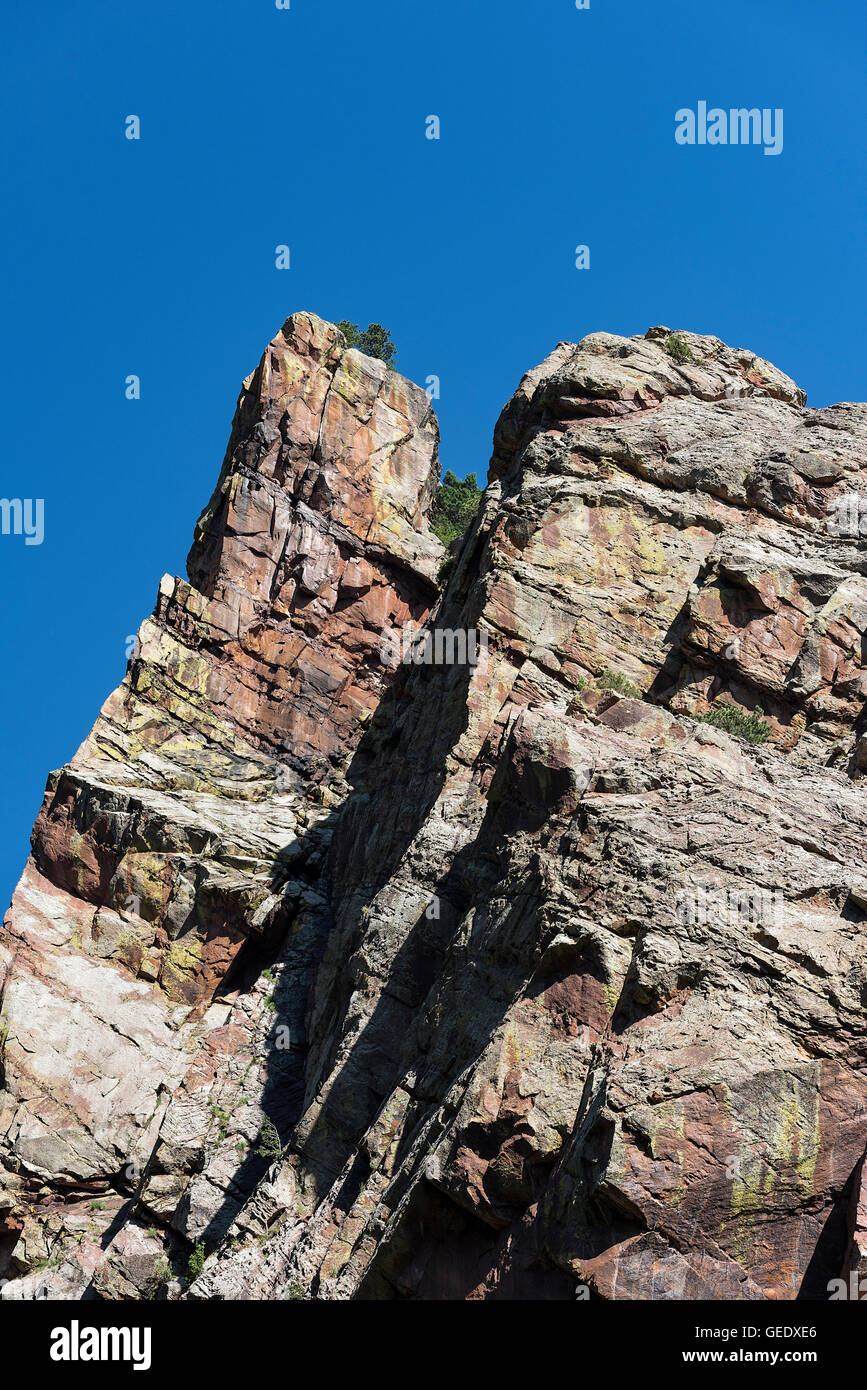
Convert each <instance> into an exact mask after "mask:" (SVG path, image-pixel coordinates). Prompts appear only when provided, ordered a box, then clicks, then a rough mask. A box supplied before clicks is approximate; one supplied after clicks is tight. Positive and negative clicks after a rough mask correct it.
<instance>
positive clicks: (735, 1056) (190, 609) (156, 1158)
mask: <svg viewBox="0 0 867 1390" xmlns="http://www.w3.org/2000/svg"><path fill="white" fill-rule="evenodd" d="M437 441H438V429H437V424H436V419H435V417H434V415H433V413H432V410H431V405H430V401H429V399H428V397H427V395H426V393H425V392H424V391H422V390H421V389H420V388H418V387H416V386H413V385H412V383H410V382H407V381H406V380H405V379H404V378H402V377H400V376H398V375H397V374H395V373H391V372H389V371H388V370H387V369H386V368H385V367H384V364H382V363H381V362H378V361H377V360H376V359H373V358H369V357H365V356H364V355H363V354H360V353H358V352H356V351H354V350H347V349H346V345H345V341H344V340H343V338H342V335H341V334H340V333H339V330H337V329H336V328H335V327H334V326H333V325H330V324H326V323H324V322H323V321H322V320H319V319H317V318H316V316H315V315H311V314H296V315H293V316H292V317H291V318H290V319H288V320H287V322H286V324H285V325H284V327H283V329H282V330H281V332H280V333H279V334H278V335H277V337H276V338H275V339H274V340H273V342H272V343H271V344H269V346H268V348H267V349H266V351H265V354H264V355H263V358H262V361H261V362H260V364H259V367H258V368H257V369H256V371H255V372H254V373H253V374H252V375H251V376H250V377H249V378H248V379H247V380H246V381H245V383H244V388H243V390H242V393H241V397H240V399H239V403H238V408H237V411H236V415H235V420H234V424H233V427H232V435H231V439H230V443H229V447H228V450H227V454H226V458H225V461H224V464H223V468H222V472H221V474H220V477H219V480H218V483H217V488H216V491H215V493H214V496H213V498H212V499H211V502H210V503H209V505H208V507H207V508H206V510H205V512H204V513H203V515H202V517H201V518H200V520H199V523H198V526H197V528H196V533H195V539H194V543H193V548H192V550H191V553H190V560H189V566H188V579H187V580H181V579H176V578H171V577H167V578H166V579H164V580H163V582H162V585H161V586H160V593H159V598H158V602H157V607H156V610H155V613H154V615H153V617H152V618H151V619H148V620H147V621H146V622H145V623H144V624H143V626H142V629H141V631H140V634H139V642H138V645H137V649H136V651H135V652H134V654H133V657H132V659H131V662H130V666H129V670H128V672H127V676H126V679H125V681H124V683H123V685H122V686H121V687H120V688H119V690H118V691H116V692H115V694H114V695H112V696H111V697H110V698H109V700H108V701H107V702H106V705H105V707H104V708H103V710H102V712H101V713H100V716H99V718H98V720H97V723H96V725H95V727H94V730H93V733H92V734H91V735H90V737H89V739H88V740H87V741H86V743H85V744H84V745H83V747H82V749H81V750H80V751H79V753H78V754H77V755H76V756H75V758H74V759H73V760H72V762H71V763H70V764H69V765H68V767H66V768H65V769H63V770H62V771H60V772H58V773H52V774H51V777H50V778H49V783H48V788H47V791H46V796H45V802H44V805H43V808H42V811H41V813H40V816H39V819H38V821H37V824H36V826H35V828H34V835H33V853H32V856H31V859H30V861H29V863H28V866H27V868H26V870H25V873H24V876H23V877H22V880H21V883H20V884H19V887H18V889H17V891H16V895H15V899H14V901H13V905H12V908H11V909H10V912H9V914H8V915H7V917H6V920H5V922H4V928H3V935H2V937H0V999H2V1009H0V1048H2V1081H3V1087H4V1090H3V1091H2V1092H0V1173H2V1185H0V1217H2V1218H3V1220H4V1223H5V1224H4V1226H3V1227H0V1232H4V1233H5V1234H0V1278H3V1277H6V1278H11V1280H12V1282H10V1283H9V1284H7V1285H6V1287H5V1288H4V1289H3V1290H2V1296H3V1298H5V1299H17V1298H33V1297H37V1296H38V1297H49V1298H51V1297H73V1298H77V1297H81V1296H83V1295H84V1293H85V1292H86V1291H87V1292H88V1293H89V1294H90V1293H96V1294H97V1295H99V1296H101V1297H107V1298H111V1297H131V1298H147V1297H154V1296H156V1293H157V1291H158V1289H159V1287H160V1285H161V1283H163V1284H164V1283H165V1282H166V1280H168V1291H169V1295H170V1296H173V1297H174V1296H180V1295H181V1293H182V1292H184V1288H183V1279H182V1275H183V1271H184V1270H185V1269H186V1268H187V1261H188V1259H189V1256H190V1252H191V1251H192V1250H193V1249H194V1248H195V1247H196V1246H197V1245H200V1246H201V1252H200V1253H202V1254H204V1256H205V1257H206V1258H205V1261H204V1268H203V1270H202V1271H201V1273H199V1274H198V1277H196V1278H195V1280H194V1282H193V1283H192V1284H191V1286H190V1287H189V1288H188V1289H187V1290H186V1296H188V1297H195V1298H222V1297H230V1298H235V1297H243V1298H281V1297H285V1296H287V1295H291V1296H315V1297H318V1298H352V1297H357V1298H402V1297H413V1298H443V1297H452V1298H455V1297H456V1298H496V1297H502V1296H507V1297H513V1298H514V1297H516V1298H524V1299H535V1298H546V1299H547V1298H560V1297H562V1298H574V1296H575V1291H576V1286H578V1285H586V1286H588V1287H589V1288H590V1290H591V1291H592V1293H593V1294H594V1295H595V1296H599V1297H603V1298H627V1299H636V1298H637V1299H654V1298H738V1299H741V1298H746V1299H760V1298H781V1299H793V1298H795V1297H797V1296H801V1297H806V1298H824V1297H827V1296H828V1285H829V1282H830V1281H831V1280H833V1279H835V1278H838V1277H846V1276H847V1275H848V1274H849V1273H850V1272H853V1271H860V1272H861V1273H862V1274H863V1273H864V1272H865V1264H867V1230H865V1227H864V1204H865V1201H867V1196H865V1193H864V1190H863V1178H862V1168H863V1156H864V1152H865V1145H867V1118H865V1117H867V1080H865V1069H864V1060H865V1028H864V1005H865V1002H867V966H865V951H864V939H865V938H864V924H865V921H867V864H865V858H864V849H863V846H864V842H865V831H867V804H865V797H864V785H863V782H862V780H861V778H862V772H863V770H864V768H865V767H867V743H865V728H864V705H865V697H867V671H865V632H867V578H865V550H864V543H863V540H862V538H861V531H860V525H861V517H862V515H863V511H862V509H861V506H860V502H859V499H860V498H862V497H865V496H867V486H865V484H867V476H865V473H867V407H865V406H863V405H839V406H833V407H829V408H827V409H824V410H809V409H807V408H806V407H805V397H804V394H803V392H802V391H800V390H799V388H798V387H797V386H796V385H795V384H794V382H792V381H791V380H790V379H789V378H788V377H786V376H784V375H783V374H782V373H781V372H779V371H778V370H777V369H776V368H774V367H773V366H771V365H770V364H769V363H766V362H764V361H762V360H761V359H760V358H757V357H755V356H754V355H753V354H752V353H749V352H746V351H742V350H740V349H732V348H729V347H727V346H726V345H725V344H723V343H722V342H720V341H719V340H718V339H716V338H712V337H706V336H703V335H697V334H691V333H688V332H685V331H684V332H681V331H677V332H675V333H670V332H669V331H668V330H667V329H665V328H652V329H650V330H649V332H648V334H647V335H646V336H645V337H643V338H641V337H636V338H621V337H617V336H615V335H611V334H607V333H593V334H590V335H589V336H587V337H585V338H583V339H582V340H581V341H580V342H579V343H577V344H567V343H561V344H560V345H558V347H557V348H555V350H554V352H553V353H551V354H550V355H549V357H547V358H546V359H545V361H544V362H543V363H542V364H541V365H540V366H538V367H536V368H534V369H533V370H532V371H531V372H528V373H527V374H526V375H525V376H524V377H523V379H522V381H521V382H520V384H519V386H518V389H517V391H516V393H515V395H514V396H513V397H512V399H511V400H510V401H509V403H508V404H507V405H506V407H505V409H504V411H503V413H502V415H501V416H500V419H499V421H498V423H497V426H496V430H495V435H494V450H493V458H492V467H491V480H490V482H489V485H488V487H487V489H486V491H485V494H484V496H483V499H482V504H481V506H480V509H479V513H478V515H477V517H476V519H475V521H474V523H473V524H472V526H471V527H470V529H469V531H468V533H467V535H466V537H465V539H464V542H463V545H462V548H461V551H460V554H459V556H458V560H457V564H456V565H455V566H454V568H453V570H452V572H451V575H450V577H449V580H448V583H447V586H446V588H445V591H444V592H443V593H442V594H440V593H439V592H438V589H437V584H436V579H435V576H436V574H437V570H438V567H439V564H440V562H441V560H442V557H443V548H442V546H441V545H440V543H439V541H438V540H437V539H436V537H435V536H434V535H433V533H432V531H431V529H430V526H429V523H428V520H427V518H428V514H429V510H430V506H431V502H432V499H433V495H434V490H435V487H436V482H437V478H438V463H437ZM853 499H854V501H853ZM865 510H867V504H865ZM425 624H427V625H428V626H429V627H432V628H434V629H436V631H437V632H440V633H442V632H447V633H448V634H449V635H450V637H455V636H460V635H463V636H464V637H466V636H467V635H468V634H472V635H473V637H474V639H475V638H476V637H481V638H483V639H484V641H483V643H481V644H480V643H478V642H476V641H475V640H474V642H473V646H472V650H473V651H474V652H476V653H477V652H478V650H479V646H480V645H481V646H482V648H483V650H484V658H485V659H484V660H475V659H473V660H471V659H469V658H468V657H465V658H463V659H461V658H460V656H459V657H458V659H456V660H452V661H449V662H445V663H439V664H436V663H434V664H432V663H430V662H428V661H426V660H422V661H421V662H416V661H415V660H413V659H410V660H408V661H402V662H399V663H397V665H396V666H395V665H394V663H393V662H390V661H389V660H387V659H386V658H385V656H384V652H385V651H386V650H392V649H393V648H394V646H395V644H397V645H398V646H399V642H400V640H401V639H402V638H403V637H404V635H405V633H406V631H407V630H410V631H415V630H417V629H421V628H422V627H423V626H424V625H425ZM455 650H457V651H458V652H460V651H461V650H463V651H464V652H469V650H470V645H469V643H466V642H465V644H464V646H463V648H461V647H460V644H457V645H456V646H455ZM95 1195H96V1196H98V1197H99V1199H100V1200H99V1202H98V1203H96V1204H95V1203H94V1201H93V1198H94V1196H95ZM859 1201H860V1204H859ZM49 1253H50V1255H51V1263H50V1265H49V1267H46V1268H42V1267H41V1265H42V1263H43V1262H44V1261H45V1260H46V1259H47V1258H48V1254H49ZM4 1261H5V1264H4ZM166 1261H168V1266H167V1265H166ZM198 1263H199V1262H198V1260H197V1261H196V1262H195V1264H194V1268H195V1266H196V1265H197V1264H198Z"/></svg>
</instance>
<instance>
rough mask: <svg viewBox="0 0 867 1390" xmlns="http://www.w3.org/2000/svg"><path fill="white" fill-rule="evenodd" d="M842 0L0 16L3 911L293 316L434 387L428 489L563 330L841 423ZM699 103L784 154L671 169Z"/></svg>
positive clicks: (846, 78)
mask: <svg viewBox="0 0 867 1390" xmlns="http://www.w3.org/2000/svg"><path fill="white" fill-rule="evenodd" d="M865 8H867V7H865V6H864V4H863V0H822V3H819V0H816V3H810V2H809V0H759V2H758V3H757V0H728V3H726V4H701V3H698V0H657V3H655V4H654V3H651V0H591V8H590V9H589V10H587V11H579V10H577V9H576V8H575V5H574V0H520V3H519V0H474V2H473V3H470V2H469V0H437V3H434V4H424V3H418V4H415V3H411V0H366V2H365V3H361V2H360V0H291V9H290V10H288V11H281V10H278V9H277V8H276V6H275V5H274V3H273V0H183V3H182V4H181V3H178V0H172V3H169V0H148V3H146V4H140V3H139V4H135V3H132V4H119V3H118V0H88V3H87V4H74V5H70V4H69V3H59V0H48V3H42V4H38V5H29V6H24V5H22V6H17V7H15V11H14V12H12V7H11V6H7V7H5V13H4V16H3V19H2V40H3V50H4V52H5V63H6V72H5V74H4V81H3V83H2V88H0V104H2V145H3V160H4V170H3V188H4V191H5V194H6V207H5V215H4V218H3V222H2V228H0V237H2V239H3V243H4V245H3V252H4V255H3V269H4V274H3V297H4V300H5V313H4V321H5V331H4V333H3V337H2V347H0V351H2V357H3V361H2V381H3V397H2V399H3V414H4V418H3V422H2V425H3V444H4V448H3V456H2V474H0V496H4V497H22V498H30V497H32V498H39V497H41V498H44V499H45V526H46V535H45V540H44V542H43V544H42V545H41V546H33V547H25V546H24V544H23V539H22V538H21V537H13V536H0V578H2V586H3V588H2V591H3V596H4V603H3V606H2V617H0V623H2V648H0V650H2V668H0V669H2V687H0V689H2V695H0V700H2V719H0V741H2V758H3V798H2V812H0V897H2V899H3V903H2V904H0V907H2V906H5V904H6V901H7V900H8V897H9V895H10V894H11V891H12V888H13V886H14V884H15V881H16V880H17V877H18V874H19V872H20V870H21V867H22V865H23V861H24V858H25V855H26V852H27V837H28V833H29V830H30V826H31V823H32V821H33V818H34V816H35V814H36V811H37V809H38V806H39V803H40V800H41V795H42V790H43V787H44V783H45V778H46V774H47V772H48V771H49V769H50V768H52V767H58V766H60V765H62V764H63V763H64V762H65V761H67V760H68V758H69V757H70V756H71V755H72V753H73V752H74V751H75V749H76V747H77V746H78V744H79V742H80V741H81V739H82V738H83V737H84V736H85V735H86V733H87V731H88V729H89V728H90V726H91V724H92V723H93V720H94V718H95V716H96V713H97V710H98V708H99V706H100V704H101V702H102V701H103V699H104V698H105V696H106V695H107V694H108V693H109V691H110V690H111V689H112V688H113V687H114V686H115V685H117V684H118V682H119V681H120V680H121V678H122V676H123V672H124V669H125V652H124V647H125V639H126V636H127V634H128V633H132V632H134V631H135V629H136V628H137V627H138V624H139V622H140V621H141V619H142V618H143V617H144V616H145V615H146V614H147V613H149V612H150V610H151V609H152V607H153V604H154V601H155V597H156V591H157V584H158V581H159V578H160V575H161V574H162V573H163V572H164V571H166V570H169V571H173V572H175V573H182V572H183V567H184V560H185V556H186V552H187V549H188V546H189V543H190V539H191V536H192V530H193V524H194V521H195V518H196V516H197V515H198V513H199V511H200V510H201V508H202V507H203V505H204V504H205V502H206V501H207V499H208V497H209V495H210V492H211V489H212V487H213V484H214V481H215V479H216V477H217V473H218V470H219V466H220V461H221V458H222V455H223V451H224V448H225V444H226V440H227V437H228V431H229V424H230V421H231V416H232V411H233V407H234V402H235V398H236V395H237V391H238V388H239V385H240V382H241V379H242V378H243V376H244V375H245V374H246V373H247V372H248V371H250V369H251V368H252V367H253V366H254V365H255V363H256V362H257V360H258V358H259V356H260V354H261V352H262V349H263V348H264V346H265V344H266V343H267V342H268V340H269V339H270V338H271V337H272V336H273V335H274V334H275V332H276V331H277V329H278V328H279V326H280V324H281V323H282V321H283V320H284V318H285V317H286V316H287V314H289V313H290V312H292V311H293V310H296V309H312V310H315V311H316V312H317V313H319V314H321V315H323V316H324V317H327V318H331V319H339V318H349V319H352V320H355V321H359V322H361V323H362V324H366V323H367V322H368V321H369V320H371V319H373V320H379V321H381V322H382V323H384V324H385V325H386V326H387V327H388V328H389V329H390V330H391V332H392V334H393V336H394V338H395V340H396V342H397V344H398V348H399V361H398V365H399V367H400V369H401V370H402V371H404V372H405V373H406V374H407V375H408V376H410V377H413V378H414V379H415V380H417V381H421V382H424V379H425V378H426V377H427V376H428V375H429V374H431V373H436V374H437V375H439V376H440V378H441V383H442V397H441V400H440V401H439V403H438V411H439V415H440V421H441V427H442V435H443V442H442V460H443V466H444V467H451V468H452V469H454V470H455V472H457V473H460V474H465V473H467V472H470V471H472V470H475V471H476V472H477V473H478V474H479V475H480V476H483V475H484V472H485V468H486V465H487V460H488V456H489V452H490V449H489V446H490V437H491V431H492V428H493V424H494V421H495V419H496V416H497V413H498V412H499V410H500V408H501V406H502V404H503V403H504V401H505V400H506V399H507V397H508V396H509V395H510V394H511V392H512V390H513V389H514V387H515V385H516V384H517V382H518V379H519V378H520V376H521V374H522V373H523V371H524V370H526V368H527V367H529V366H531V365H532V364H534V363H536V362H537V361H538V360H539V359H540V358H541V357H542V356H544V355H545V354H546V353H547V352H548V351H550V349H551V348H552V347H553V346H554V345H555V344H556V343H557V342H558V341H560V340H561V339H570V340H574V339H578V338H580V337H582V336H583V335H584V334H585V333H588V332H591V331H593V330H595V329H601V328H604V329H609V330H611V331H614V332H618V333H624V334H630V333H637V332H643V331H644V330H645V329H646V328H647V327H649V326H650V325H651V324H657V323H666V324H668V325H669V326H671V327H682V328H690V329H693V330H696V331H699V332H705V333H715V334H717V335H719V336H720V337H722V338H724V339H726V340H727V341H728V342H730V343H733V344H735V345H738V346H745V347H749V348H752V349H753V350H755V351H757V352H759V353H761V354H762V355H763V356H765V357H768V358H770V359H771V360H772V361H774V362H775V363H777V364H778V365H779V366H780V367H782V368H783V369H784V370H785V371H787V372H788V373H790V374H791V375H792V376H794V377H795V378H796V379H797V380H798V382H799V383H800V384H801V385H802V386H803V387H804V388H805V389H806V390H807V392H808V395H809V400H810V403H811V404H813V405H823V404H827V403H829V402H831V401H835V400H863V399H864V398H865V397H867V384H865V351H864V325H865V314H864V301H865V290H864V279H865V255H864V251H865V231H864V227H865V179H864V166H865V158H864V147H865V140H867V109H865V108H867V99H865V75H864V53H865V39H867V17H865ZM701 100H705V101H707V102H708V104H709V105H710V106H714V105H718V106H720V107H723V108H729V107H731V106H758V107H769V108H776V107H782V108H783V110H784V113H785V124H784V131H785V139H784V149H783V153H782V154H781V155H780V156H779V157H768V156H765V155H764V154H763V152H762V150H761V149H757V148H752V147H750V148H741V147H736V148H732V147H725V148H711V147H707V146H706V147H703V148H701V147H692V148H689V147H687V148H681V147H679V146H678V145H676V143H675V140H674V129H675V120H674V114H675V111H676V110H677V109H678V108H680V107H693V108H695V107H696V106H697V103H698V102H699V101H701ZM130 114H135V115H138V116H139V117H140V118H141V136H142V138H141V140H140V141H138V142H134V141H128V140H127V139H125V138H124V121H125V118H126V117H127V116H128V115H130ZM431 114H436V115H438V116H439V117H440V119H441V123H442V128H441V139H440V140H439V141H429V140H426V139H425V118H426V117H427V116H428V115H431ZM280 243H286V244H288V245H289V246H290V247H291V257H292V268H291V269H290V270H288V271H279V270H277V269H276V268H275V265H274V260H275V247H276V246H277V245H278V244H280ZM578 244H587V245H589V247H590V251H591V264H590V269H589V271H578V270H576V269H575V266H574V248H575V246H576V245H578ZM131 373H135V374H138V375H139V376H140V377H141V382H142V398H141V400H140V401H136V402H130V401H127V400H125V398H124V381H125V378H126V377H127V375H128V374H131Z"/></svg>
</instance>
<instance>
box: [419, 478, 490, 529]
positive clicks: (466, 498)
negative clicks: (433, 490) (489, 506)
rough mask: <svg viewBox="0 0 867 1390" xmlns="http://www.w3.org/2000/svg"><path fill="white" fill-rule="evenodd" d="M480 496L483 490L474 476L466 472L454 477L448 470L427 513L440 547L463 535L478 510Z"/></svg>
mask: <svg viewBox="0 0 867 1390" xmlns="http://www.w3.org/2000/svg"><path fill="white" fill-rule="evenodd" d="M481 495H482V489H481V488H480V487H479V485H478V483H477V482H476V475H475V473H468V474H467V476H466V478H456V477H455V475H454V473H453V472H452V471H451V469H447V471H446V473H445V476H444V477H443V480H442V482H441V483H440V485H439V488H438V489H437V494H436V496H435V498H434V502H433V506H432V507H431V513H430V524H431V530H432V531H433V532H434V535H436V536H439V538H440V540H441V541H442V543H443V545H446V546H449V545H451V543H452V541H455V540H457V539H458V537H459V536H462V535H463V534H464V532H465V531H466V529H467V527H468V526H469V524H470V522H471V521H472V519H473V517H474V516H475V514H476V512H477V511H478V510H479V499H480V497H481Z"/></svg>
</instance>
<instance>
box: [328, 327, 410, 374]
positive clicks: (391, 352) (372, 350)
mask: <svg viewBox="0 0 867 1390" xmlns="http://www.w3.org/2000/svg"><path fill="white" fill-rule="evenodd" d="M337 327H338V328H339V329H340V331H341V333H342V334H343V336H344V338H345V339H346V345H347V347H351V348H352V347H354V348H358V350H359V352H366V353H367V355H368V357H378V358H379V359H380V361H381V362H384V363H385V365H386V366H387V367H393V366H394V362H395V358H396V357H397V348H396V347H395V345H394V343H393V342H392V340H391V334H390V333H389V331H388V329H387V328H383V326H382V324H381V323H369V324H368V325H367V327H366V328H359V326H358V324H357V323H350V322H349V319H341V320H340V322H339V324H338V325H337Z"/></svg>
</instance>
